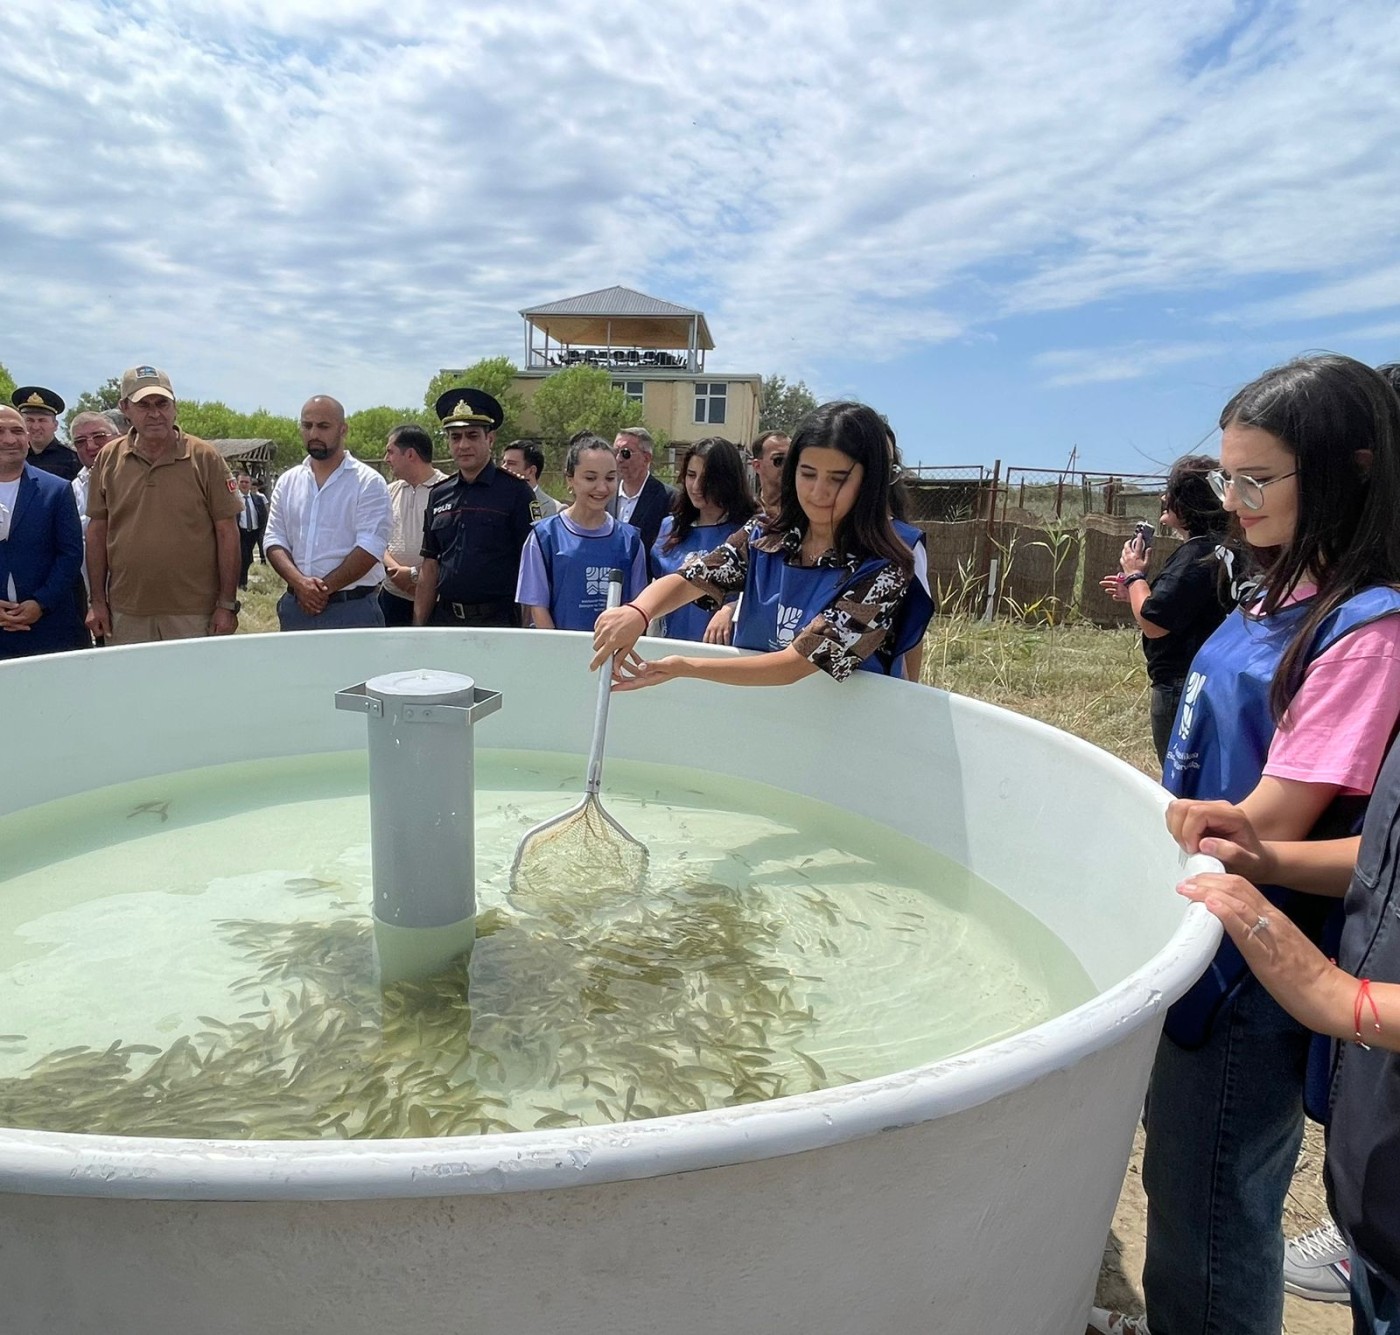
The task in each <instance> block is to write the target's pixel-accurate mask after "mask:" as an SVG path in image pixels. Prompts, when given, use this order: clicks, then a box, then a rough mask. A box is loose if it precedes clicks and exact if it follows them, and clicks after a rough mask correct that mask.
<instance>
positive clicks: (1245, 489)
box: [1206, 468, 1298, 510]
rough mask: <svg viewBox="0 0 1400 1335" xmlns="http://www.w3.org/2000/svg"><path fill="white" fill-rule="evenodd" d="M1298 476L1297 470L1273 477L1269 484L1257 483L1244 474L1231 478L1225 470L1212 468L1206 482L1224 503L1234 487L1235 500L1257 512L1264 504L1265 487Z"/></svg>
mask: <svg viewBox="0 0 1400 1335" xmlns="http://www.w3.org/2000/svg"><path fill="white" fill-rule="evenodd" d="M1297 476H1298V470H1297V469H1296V468H1295V469H1294V470H1293V471H1292V472H1291V473H1282V474H1280V475H1279V476H1278V477H1271V478H1270V479H1269V480H1268V481H1267V482H1256V481H1255V480H1254V479H1253V478H1252V477H1245V475H1244V474H1243V473H1240V474H1238V475H1237V476H1235V477H1231V476H1230V475H1229V474H1228V473H1226V471H1225V470H1224V469H1223V468H1212V469H1211V470H1210V472H1209V473H1207V474H1206V481H1207V482H1209V483H1210V489H1211V490H1212V491H1213V492H1214V493H1215V494H1216V495H1217V496H1219V497H1220V499H1221V500H1222V501H1223V500H1224V499H1225V493H1226V491H1227V490H1229V489H1230V488H1231V487H1233V488H1234V490H1235V499H1236V500H1237V501H1239V503H1240V504H1241V505H1242V506H1244V508H1245V509H1246V510H1257V509H1259V507H1260V506H1262V505H1263V504H1264V488H1265V487H1272V486H1273V485H1274V483H1275V482H1282V481H1283V480H1284V478H1289V477H1297Z"/></svg>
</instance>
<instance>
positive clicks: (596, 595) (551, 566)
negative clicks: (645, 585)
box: [535, 514, 642, 630]
mask: <svg viewBox="0 0 1400 1335" xmlns="http://www.w3.org/2000/svg"><path fill="white" fill-rule="evenodd" d="M535 541H536V542H538V543H539V545H540V554H541V555H542V556H543V557H544V568H545V571H546V572H547V573H548V575H549V615H550V616H551V617H553V618H554V625H555V628H556V629H558V630H592V629H593V623H594V622H595V621H596V620H597V619H598V613H599V612H601V611H602V610H603V609H604V608H605V607H606V606H607V605H608V572H609V571H611V570H620V571H622V573H623V576H624V580H623V585H622V600H623V602H629V601H630V600H631V599H633V598H635V597H636V596H637V595H638V594H639V593H640V592H641V589H640V588H638V587H637V586H636V581H635V580H634V579H633V578H632V563H633V562H634V561H635V560H636V559H637V553H638V552H639V551H641V549H642V539H641V535H640V534H639V533H638V532H637V530H636V529H635V528H633V527H632V525H631V524H623V523H620V522H618V521H617V520H613V525H612V531H611V532H609V533H594V534H581V533H575V532H574V531H573V529H571V528H570V527H569V526H568V524H567V523H566V522H565V520H564V516H563V515H562V514H557V515H551V516H550V517H549V518H548V519H541V520H540V521H539V523H537V524H536V525H535Z"/></svg>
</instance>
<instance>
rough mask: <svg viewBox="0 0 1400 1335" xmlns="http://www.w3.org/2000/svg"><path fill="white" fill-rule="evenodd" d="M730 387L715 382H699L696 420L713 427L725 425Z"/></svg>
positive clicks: (697, 385) (697, 384)
mask: <svg viewBox="0 0 1400 1335" xmlns="http://www.w3.org/2000/svg"><path fill="white" fill-rule="evenodd" d="M728 391H729V386H728V385H725V384H720V383H717V382H715V381H706V382H701V381H697V382H696V385H695V420H696V421H697V422H709V423H710V424H711V425H712V426H723V425H724V401H725V397H726V396H727V394H728Z"/></svg>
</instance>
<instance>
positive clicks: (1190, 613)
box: [1141, 534, 1229, 686]
mask: <svg viewBox="0 0 1400 1335" xmlns="http://www.w3.org/2000/svg"><path fill="white" fill-rule="evenodd" d="M1218 541H1219V540H1218V539H1217V538H1215V537H1212V536H1210V535H1208V534H1203V535H1202V536H1200V537H1196V538H1188V539H1187V540H1186V541H1185V542H1183V543H1182V544H1181V546H1180V547H1178V548H1177V549H1176V551H1174V552H1173V553H1172V554H1171V555H1170V556H1169V557H1168V558H1167V563H1166V565H1164V566H1163V567H1162V569H1161V570H1160V571H1159V572H1158V574H1157V577H1156V578H1155V579H1154V580H1153V581H1152V592H1151V593H1150V594H1149V596H1148V599H1147V601H1146V602H1145V603H1143V605H1142V610H1141V615H1142V619H1143V620H1144V621H1150V622H1152V624H1153V625H1154V626H1161V628H1162V629H1163V630H1164V631H1166V632H1167V634H1165V635H1161V636H1158V637H1157V638H1156V639H1155V640H1154V639H1148V637H1147V636H1146V635H1144V636H1143V637H1142V652H1143V653H1144V654H1145V655H1146V657H1147V675H1148V678H1149V679H1150V680H1151V682H1152V684H1153V685H1154V686H1169V685H1173V684H1174V683H1176V682H1179V681H1182V680H1184V679H1185V677H1186V673H1187V670H1188V669H1189V668H1190V666H1191V660H1192V659H1193V658H1195V656H1196V651H1197V650H1198V649H1199V648H1200V647H1201V645H1203V644H1204V643H1205V642H1206V641H1207V640H1208V639H1209V638H1210V636H1211V632H1213V631H1214V630H1215V628H1216V627H1217V626H1218V625H1219V624H1220V623H1221V622H1222V621H1224V620H1225V613H1226V612H1227V611H1228V610H1229V606H1228V603H1227V602H1225V601H1222V594H1221V592H1220V578H1219V576H1220V561H1219V558H1218V557H1216V555H1215V547H1216V544H1217V542H1218Z"/></svg>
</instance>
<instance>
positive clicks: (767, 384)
mask: <svg viewBox="0 0 1400 1335" xmlns="http://www.w3.org/2000/svg"><path fill="white" fill-rule="evenodd" d="M760 394H761V396H762V410H761V411H760V413H759V418H758V429H759V430H760V431H782V432H784V433H786V434H787V435H789V436H790V435H792V433H793V431H794V430H795V429H796V427H797V424H798V423H799V422H800V421H801V420H802V419H803V418H804V417H806V416H807V414H808V413H809V412H811V411H812V409H813V408H815V407H816V406H817V398H816V395H815V394H813V393H812V391H811V390H810V389H808V388H807V385H806V382H805V381H802V380H799V381H798V382H797V383H796V384H795V385H789V384H788V382H787V378H786V377H785V376H780V375H766V376H764V377H763V386H762V389H761V390H760Z"/></svg>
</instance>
